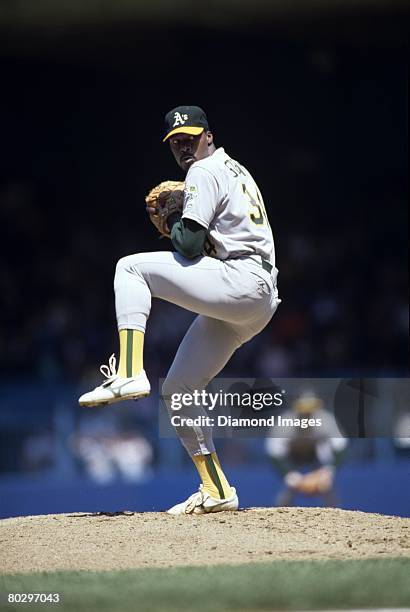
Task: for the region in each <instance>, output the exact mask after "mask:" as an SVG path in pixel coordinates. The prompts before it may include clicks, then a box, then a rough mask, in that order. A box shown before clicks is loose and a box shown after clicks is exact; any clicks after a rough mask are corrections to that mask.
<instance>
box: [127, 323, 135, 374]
mask: <svg viewBox="0 0 410 612" xmlns="http://www.w3.org/2000/svg"><path fill="white" fill-rule="evenodd" d="M133 337H134V330H133V329H127V362H126V363H127V366H126V367H127V378H129V377H130V376H132V375H133V371H132V356H133V344H134V343H133Z"/></svg>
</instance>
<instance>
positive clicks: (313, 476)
mask: <svg viewBox="0 0 410 612" xmlns="http://www.w3.org/2000/svg"><path fill="white" fill-rule="evenodd" d="M332 482H333V474H332V471H331V470H329V469H327V468H325V467H323V468H320V469H318V470H313V472H308V473H307V474H305V475H304V476H303V477H302V479H301V481H300V482H299V483H298V485H297V487H296V488H297V490H298V491H299V492H300V493H304V494H305V495H321V494H323V493H326V492H327V491H329V490H330V488H331V486H332Z"/></svg>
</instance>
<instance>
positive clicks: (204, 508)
mask: <svg viewBox="0 0 410 612" xmlns="http://www.w3.org/2000/svg"><path fill="white" fill-rule="evenodd" d="M231 491H232V495H231V496H230V497H228V498H227V499H215V498H214V497H211V496H210V495H209V493H207V492H206V491H204V490H203V485H201V486H200V487H199V491H197V493H194V494H193V495H191V497H188V499H187V500H186V501H184V502H182V503H181V504H177V505H176V506H173V507H172V508H170V509H169V510H167V513H168V514H209V513H211V512H224V511H225V510H237V509H238V507H239V500H238V496H237V494H236V489H234V487H231Z"/></svg>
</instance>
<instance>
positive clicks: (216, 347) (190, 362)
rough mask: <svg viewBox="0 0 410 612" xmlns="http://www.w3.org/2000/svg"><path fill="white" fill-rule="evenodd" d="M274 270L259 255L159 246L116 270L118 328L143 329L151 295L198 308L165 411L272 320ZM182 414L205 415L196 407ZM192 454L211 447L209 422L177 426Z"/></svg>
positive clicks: (166, 388)
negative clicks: (200, 253)
mask: <svg viewBox="0 0 410 612" xmlns="http://www.w3.org/2000/svg"><path fill="white" fill-rule="evenodd" d="M276 278H277V270H276V268H274V269H273V270H272V273H269V272H267V271H266V270H264V269H263V268H262V266H261V259H260V257H258V256H253V257H252V258H251V257H242V258H239V259H229V260H225V261H221V260H219V259H214V258H212V257H197V258H195V259H192V260H188V259H186V258H185V257H183V256H182V255H180V254H179V253H176V252H171V251H159V252H154V253H139V254H137V255H129V256H127V257H123V258H122V259H120V260H119V262H118V264H117V268H116V272H115V279H114V290H115V307H116V313H117V322H118V328H119V329H138V330H140V331H143V332H144V331H145V327H146V322H147V319H148V317H149V314H150V310H151V299H152V298H153V297H154V298H160V299H162V300H166V301H167V302H172V303H173V304H176V305H177V306H181V307H182V308H185V309H187V310H189V311H192V312H195V313H197V314H198V315H199V316H198V317H196V318H195V320H194V321H193V323H192V324H191V326H190V327H189V329H188V331H187V333H186V334H185V337H184V338H183V340H182V342H181V344H180V346H179V348H178V351H177V353H176V356H175V359H174V361H173V363H172V365H171V368H170V370H169V372H168V374H167V377H166V379H165V382H164V384H163V387H162V395H163V398H164V401H165V403H166V405H167V408H168V411H169V412H171V408H170V396H171V394H172V393H187V392H192V391H194V390H195V389H197V390H202V389H204V388H205V387H206V385H207V384H208V383H209V382H210V381H211V380H212V379H213V378H214V377H215V376H217V374H218V373H219V372H220V371H221V370H222V368H223V367H224V366H225V364H226V363H227V362H228V360H229V359H230V357H231V356H232V355H233V353H234V352H235V351H236V349H237V348H239V347H240V346H241V345H242V344H244V343H245V342H247V341H248V340H250V339H251V338H252V337H253V336H255V335H256V334H258V333H259V332H260V331H261V330H262V329H263V328H264V327H265V326H266V325H267V323H268V322H269V321H270V319H271V318H272V316H273V314H274V312H275V310H276V308H277V306H278V304H279V303H280V299H279V298H278V291H277V287H276ZM188 410H189V414H187V413H186V415H185V416H190V417H195V416H198V414H203V415H205V414H206V413H205V411H204V410H203V409H202V408H200V409H197V412H196V413H195V414H193V410H194V409H193V408H192V407H190V408H183V409H182V410H180V411H178V414H180V415H181V416H183V411H185V412H186V411H188ZM177 432H178V435H179V437H180V439H181V441H182V443H183V445H184V446H185V448H186V449H187V451H188V453H189V454H190V455H200V454H206V453H213V452H215V447H214V444H213V441H212V428H210V427H188V426H186V427H178V428H177Z"/></svg>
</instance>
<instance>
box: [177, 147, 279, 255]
mask: <svg viewBox="0 0 410 612" xmlns="http://www.w3.org/2000/svg"><path fill="white" fill-rule="evenodd" d="M182 218H185V219H192V220H193V221H196V222H197V223H199V224H200V225H202V226H203V227H205V228H206V229H207V230H208V234H207V239H206V242H205V254H206V255H209V256H211V257H216V258H217V259H221V260H224V259H231V258H238V257H243V256H246V255H254V254H256V255H260V256H261V257H262V258H263V259H265V260H267V261H269V262H270V263H271V264H272V266H275V247H274V242H273V236H272V230H271V228H270V225H269V221H268V217H267V214H266V210H265V206H264V203H263V199H262V196H261V193H260V191H259V189H258V186H257V184H256V183H255V181H254V179H253V178H252V176H251V175H250V174H249V172H248V171H247V170H246V168H244V167H243V166H242V165H241V164H239V163H238V162H237V161H235V160H234V159H231V158H230V157H229V155H227V154H226V153H225V150H224V149H223V148H222V147H220V148H219V149H217V150H216V151H215V152H214V153H213V154H212V155H210V156H209V157H206V158H205V159H201V160H199V161H197V162H195V163H194V164H192V166H191V167H190V168H189V170H188V173H187V175H186V178H185V199H184V208H183V214H182Z"/></svg>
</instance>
